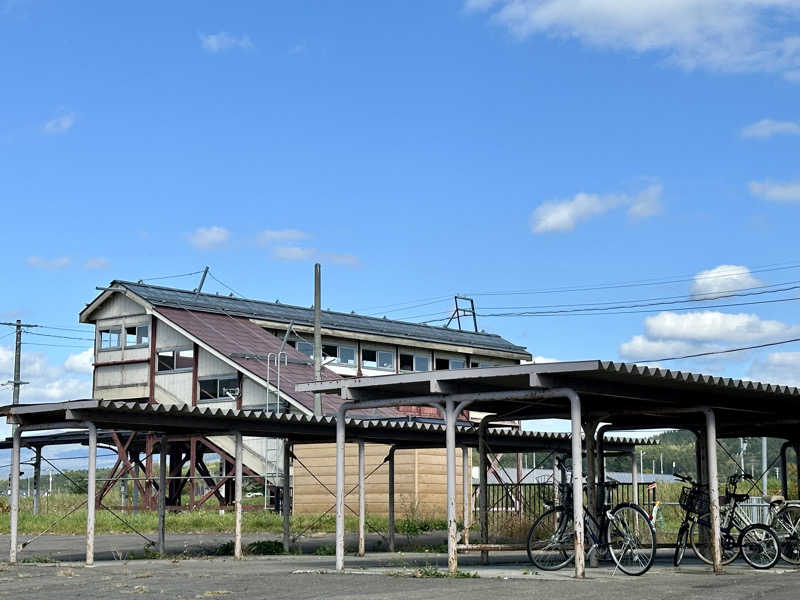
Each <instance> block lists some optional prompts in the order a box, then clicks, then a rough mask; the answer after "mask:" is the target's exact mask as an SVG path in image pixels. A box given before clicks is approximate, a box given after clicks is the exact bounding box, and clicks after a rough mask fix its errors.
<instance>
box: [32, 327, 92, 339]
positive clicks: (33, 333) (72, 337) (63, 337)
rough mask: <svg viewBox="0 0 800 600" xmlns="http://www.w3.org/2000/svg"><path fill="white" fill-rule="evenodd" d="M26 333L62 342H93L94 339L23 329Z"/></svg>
mask: <svg viewBox="0 0 800 600" xmlns="http://www.w3.org/2000/svg"><path fill="white" fill-rule="evenodd" d="M23 331H24V332H25V333H27V334H28V335H38V336H41V337H49V338H60V339H62V340H82V341H85V342H93V341H94V338H82V337H75V336H71V335H55V334H52V333H36V332H35V331H28V330H27V329H23Z"/></svg>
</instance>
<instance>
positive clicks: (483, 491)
mask: <svg viewBox="0 0 800 600" xmlns="http://www.w3.org/2000/svg"><path fill="white" fill-rule="evenodd" d="M487 429H488V423H487V421H486V420H485V419H484V420H482V421H481V426H480V428H479V429H478V456H479V462H478V465H479V466H478V473H479V475H478V477H479V480H478V502H479V510H480V512H479V514H478V520H479V522H480V528H481V544H488V543H489V506H488V503H489V490H488V488H487V484H488V479H489V457H488V456H487V444H486V433H487ZM481 564H484V565H488V564H489V553H488V552H487V551H485V550H481Z"/></svg>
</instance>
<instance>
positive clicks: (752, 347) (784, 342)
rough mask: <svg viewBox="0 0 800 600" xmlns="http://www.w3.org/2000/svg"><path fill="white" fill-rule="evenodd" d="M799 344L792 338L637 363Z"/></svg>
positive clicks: (644, 361)
mask: <svg viewBox="0 0 800 600" xmlns="http://www.w3.org/2000/svg"><path fill="white" fill-rule="evenodd" d="M794 342H800V338H792V339H790V340H781V341H779V342H767V343H765V344H755V345H753V346H741V347H739V348H726V349H725V350H714V351H712V352H698V353H697V354H686V355H684V356H670V357H667V358H656V359H654V360H637V361H636V362H637V363H651V362H664V361H668V360H683V359H686V358H698V357H701V356H712V355H714V354H730V353H732V352H741V351H743V350H757V349H759V348H769V347H770V346H780V345H782V344H792V343H794Z"/></svg>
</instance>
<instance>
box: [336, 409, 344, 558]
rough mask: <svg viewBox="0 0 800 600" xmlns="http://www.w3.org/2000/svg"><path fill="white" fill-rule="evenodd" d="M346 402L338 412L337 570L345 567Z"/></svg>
mask: <svg viewBox="0 0 800 600" xmlns="http://www.w3.org/2000/svg"><path fill="white" fill-rule="evenodd" d="M344 406H345V404H342V405H340V406H339V410H338V411H337V414H336V570H337V571H341V570H342V569H344V448H345V421H344V420H345V411H344V410H343V409H344Z"/></svg>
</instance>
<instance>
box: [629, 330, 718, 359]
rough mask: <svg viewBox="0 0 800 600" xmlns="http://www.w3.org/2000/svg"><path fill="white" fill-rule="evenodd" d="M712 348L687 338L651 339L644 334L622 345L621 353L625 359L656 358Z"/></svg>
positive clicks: (635, 336)
mask: <svg viewBox="0 0 800 600" xmlns="http://www.w3.org/2000/svg"><path fill="white" fill-rule="evenodd" d="M710 349H711V347H710V346H707V345H702V344H698V343H696V342H690V341H686V340H651V339H649V338H648V337H647V336H644V335H634V336H633V337H632V338H631V339H630V340H629V341H627V342H624V343H622V344H621V345H620V347H619V355H620V357H622V358H623V359H624V360H633V361H636V360H656V359H660V358H669V357H672V356H687V355H690V354H699V353H700V352H707V351H709V350H710Z"/></svg>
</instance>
